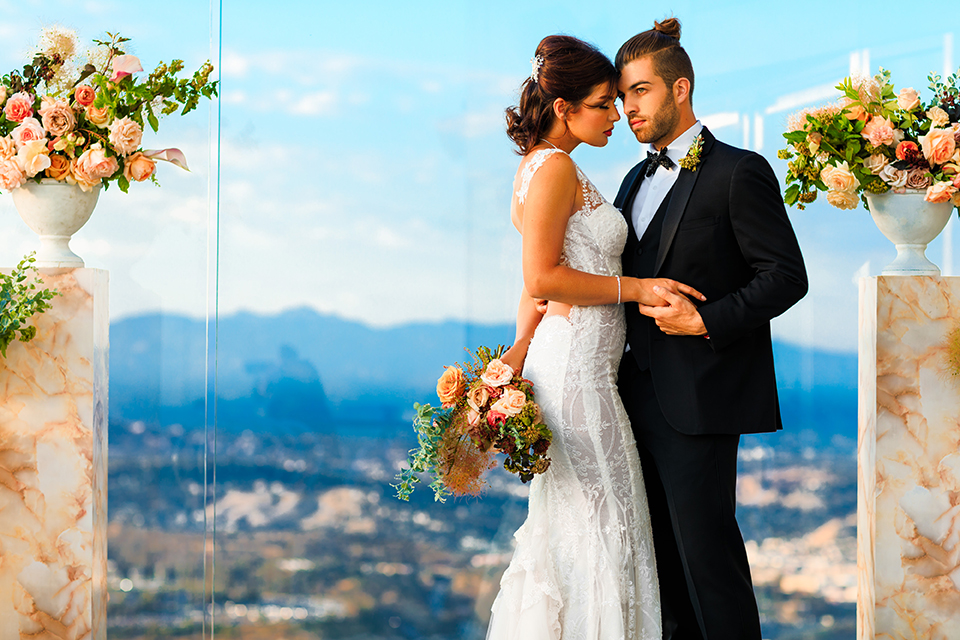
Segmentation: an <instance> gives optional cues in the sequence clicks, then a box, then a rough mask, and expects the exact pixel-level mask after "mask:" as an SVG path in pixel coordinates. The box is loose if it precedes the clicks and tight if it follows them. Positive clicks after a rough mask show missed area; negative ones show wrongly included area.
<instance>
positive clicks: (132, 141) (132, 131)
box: [110, 117, 143, 156]
mask: <svg viewBox="0 0 960 640" xmlns="http://www.w3.org/2000/svg"><path fill="white" fill-rule="evenodd" d="M141 138H143V130H142V129H141V128H140V125H138V124H137V123H136V122H134V121H133V120H131V119H130V118H126V117H124V118H120V119H119V120H114V121H113V122H112V123H111V124H110V144H112V145H113V147H114V148H115V149H116V150H117V151H118V152H119V153H120V155H123V156H128V155H130V154H131V153H133V152H134V151H136V150H137V147H139V146H140V139H141Z"/></svg>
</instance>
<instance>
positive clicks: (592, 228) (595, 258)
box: [516, 149, 627, 276]
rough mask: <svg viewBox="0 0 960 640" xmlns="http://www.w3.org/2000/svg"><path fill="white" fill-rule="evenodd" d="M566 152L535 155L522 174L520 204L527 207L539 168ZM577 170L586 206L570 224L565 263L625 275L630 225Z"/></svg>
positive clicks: (567, 234) (554, 150)
mask: <svg viewBox="0 0 960 640" xmlns="http://www.w3.org/2000/svg"><path fill="white" fill-rule="evenodd" d="M557 153H564V151H562V150H561V149H541V150H540V151H537V152H535V153H534V154H533V157H531V158H530V160H529V161H527V164H526V165H524V167H523V170H522V171H521V173H520V186H519V188H518V189H517V193H516V195H517V202H519V203H520V204H523V203H524V202H525V200H526V197H527V191H528V190H529V189H530V181H531V180H532V179H533V176H534V175H535V174H536V172H537V169H539V168H540V167H542V166H543V163H544V162H546V161H547V159H548V158H550V156H552V155H554V154H557ZM574 167H576V169H577V180H578V182H579V183H580V191H581V193H582V194H583V206H582V207H581V208H580V209H579V210H578V211H577V212H576V213H574V214H573V215H572V216H570V220H569V221H568V222H567V233H566V235H565V237H564V242H563V253H562V254H561V263H562V264H565V265H567V266H568V267H570V268H572V269H577V270H578V271H585V272H587V273H595V274H598V275H604V276H612V275H621V274H622V271H621V268H620V254H621V253H623V246H624V244H625V243H626V241H627V222H626V220H624V218H623V215H622V214H621V213H620V211H619V210H618V209H617V208H616V207H614V206H613V205H612V204H610V203H609V202H607V201H606V200H604V198H603V196H601V195H600V192H599V191H597V188H596V187H595V186H593V183H592V182H590V180H589V179H588V178H587V176H585V175H584V173H583V171H581V170H580V167H579V166H577V165H576V163H574Z"/></svg>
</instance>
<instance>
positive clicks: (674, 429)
mask: <svg viewBox="0 0 960 640" xmlns="http://www.w3.org/2000/svg"><path fill="white" fill-rule="evenodd" d="M702 135H703V145H702V153H701V160H700V163H699V165H698V167H697V169H696V171H690V170H687V169H677V170H679V171H680V174H679V176H678V177H677V180H676V182H675V184H674V186H673V188H672V189H671V190H670V192H669V193H668V194H667V195H666V197H665V199H664V201H663V203H662V205H661V206H660V208H659V210H658V211H657V213H656V215H655V216H654V218H653V220H652V221H651V222H650V225H649V226H648V227H647V229H646V231H645V233H644V234H643V236H642V237H637V234H636V233H635V231H634V229H633V224H632V220H631V210H632V208H633V201H634V198H635V196H636V194H637V190H638V188H639V186H640V183H641V181H642V180H643V179H644V175H645V170H646V162H642V163H640V164H639V165H637V166H636V167H634V168H633V169H632V170H631V171H630V173H629V174H627V177H626V178H625V179H624V181H623V184H622V185H621V187H620V192H619V193H618V194H617V198H616V200H615V202H614V204H615V206H617V207H618V208H619V209H620V210H621V211H622V212H623V214H624V216H625V217H626V219H627V224H628V226H629V227H630V233H629V236H628V240H627V243H626V247H625V249H624V253H623V272H624V275H627V276H634V277H638V278H652V277H662V278H671V279H673V280H676V281H678V282H682V283H684V284H688V285H690V286H692V287H694V288H695V289H697V290H699V291H700V292H701V293H703V294H704V295H705V296H706V297H707V300H706V302H702V303H697V304H698V306H699V312H700V316H701V317H702V319H703V322H704V326H705V327H706V329H707V332H708V335H709V338H706V337H704V336H670V335H666V334H665V333H663V332H662V331H660V329H659V328H658V327H657V325H656V323H655V322H654V321H653V320H652V319H650V318H648V317H646V316H642V315H641V314H640V312H639V308H638V306H637V304H636V303H628V304H627V305H626V315H627V342H628V344H629V345H630V351H629V353H627V354H625V356H624V358H623V360H622V362H621V366H620V377H619V382H618V385H619V389H620V395H621V397H622V398H623V402H624V406H625V407H626V409H627V412H628V414H629V416H630V420H631V423H632V426H633V430H634V434H635V436H636V439H637V445H638V449H639V451H640V459H641V464H642V467H643V475H644V481H645V484H646V487H647V492H648V500H649V503H650V513H651V519H652V522H653V527H654V546H655V550H656V556H657V572H658V575H659V579H660V588H661V598H662V607H663V623H664V638H667V639H671V638H672V639H675V640H680V639H699V638H706V639H707V640H720V639H726V638H731V639H738V640H739V639H744V640H748V639H749V640H752V639H756V640H759V638H760V637H761V635H760V624H759V616H758V614H757V606H756V600H755V598H754V595H753V588H752V583H751V581H750V568H749V564H748V563H747V557H746V552H745V550H744V546H743V539H742V537H741V535H740V530H739V527H738V526H737V523H736V517H735V512H736V466H737V446H738V443H739V434H742V433H758V432H767V431H775V430H777V429H780V428H781V423H780V409H779V404H778V400H777V388H776V380H775V378H774V369H773V351H772V346H771V341H770V319H771V318H773V317H775V316H777V315H779V314H781V313H783V312H784V311H786V310H787V309H788V308H789V307H790V306H791V305H793V304H794V303H796V302H797V301H798V300H799V299H800V298H802V297H803V295H804V294H805V293H806V291H807V278H806V272H805V270H804V266H803V258H802V256H801V254H800V248H799V245H798V244H797V240H796V237H795V235H794V233H793V229H792V227H791V225H790V221H789V219H788V218H787V214H786V210H785V208H784V206H783V200H782V199H781V196H780V190H779V187H778V184H777V180H776V177H775V176H774V173H773V171H772V170H771V168H770V166H769V164H768V163H767V162H766V160H764V159H763V157H762V156H760V155H758V154H756V153H753V152H750V151H745V150H742V149H737V148H735V147H731V146H729V145H726V144H724V143H722V142H718V141H717V140H716V139H715V138H714V137H713V135H712V134H711V133H710V132H709V131H707V130H706V129H705V128H704V129H703V132H702ZM657 170H658V171H662V170H664V169H659V168H658V169H657Z"/></svg>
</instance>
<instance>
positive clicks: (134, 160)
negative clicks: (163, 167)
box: [123, 151, 157, 182]
mask: <svg viewBox="0 0 960 640" xmlns="http://www.w3.org/2000/svg"><path fill="white" fill-rule="evenodd" d="M156 169H157V163H156V162H155V161H154V160H153V159H152V158H148V157H147V156H145V155H143V154H142V153H140V152H139V151H137V152H136V153H134V154H133V155H130V156H127V158H126V159H125V160H124V161H123V176H124V177H125V178H126V179H127V180H136V181H137V182H143V181H144V180H147V179H149V178H150V176H152V175H153V172H154V171H156Z"/></svg>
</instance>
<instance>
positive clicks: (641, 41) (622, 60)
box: [616, 18, 693, 104]
mask: <svg viewBox="0 0 960 640" xmlns="http://www.w3.org/2000/svg"><path fill="white" fill-rule="evenodd" d="M645 56H651V57H652V58H653V71H654V73H656V74H657V75H658V76H660V78H661V79H662V80H663V81H664V83H666V85H667V88H673V84H674V83H675V82H676V81H677V80H678V79H679V78H686V79H687V80H689V81H690V103H691V104H693V64H691V63H690V56H688V55H687V52H686V51H684V50H683V47H681V46H680V21H679V20H677V19H676V18H667V19H666V20H664V21H663V22H654V23H653V29H650V30H648V31H644V32H643V33H638V34H637V35H635V36H633V37H632V38H630V39H629V40H627V41H626V42H624V43H623V46H622V47H620V50H619V51H617V58H616V64H617V71H618V72H620V71H622V70H623V68H624V67H625V66H627V65H628V64H630V63H631V62H633V61H634V60H636V59H638V58H643V57H645Z"/></svg>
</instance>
